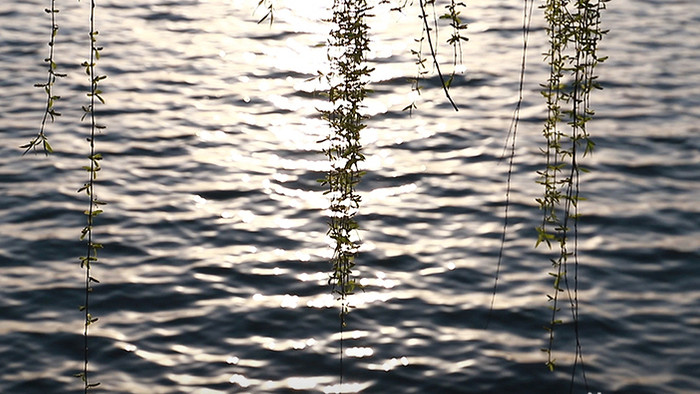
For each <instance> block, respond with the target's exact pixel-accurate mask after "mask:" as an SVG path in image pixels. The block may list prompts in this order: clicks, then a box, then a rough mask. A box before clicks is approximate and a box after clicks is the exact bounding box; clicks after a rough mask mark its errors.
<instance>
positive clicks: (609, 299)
mask: <svg viewBox="0 0 700 394" xmlns="http://www.w3.org/2000/svg"><path fill="white" fill-rule="evenodd" d="M276 3H277V8H278V12H277V14H276V15H275V22H274V24H273V25H272V26H269V25H267V24H261V25H258V24H256V22H257V20H258V19H259V18H260V17H262V15H263V12H262V10H258V11H257V12H254V11H255V6H256V4H257V1H254V0H247V1H224V0H208V1H205V0H183V1H166V0H133V1H128V2H124V1H114V0H113V1H100V2H98V7H97V11H98V16H97V23H98V30H99V31H100V34H99V42H100V43H101V45H103V46H104V51H103V57H102V59H101V60H100V61H99V63H98V69H99V70H100V71H99V72H100V73H103V74H107V75H108V78H107V79H106V80H105V81H103V82H102V87H103V89H104V91H105V92H104V97H105V99H106V100H107V105H104V106H100V107H99V119H100V122H102V123H104V124H106V125H107V126H108V128H107V130H106V131H105V133H104V134H103V135H100V136H99V139H98V150H99V151H100V152H102V154H103V155H104V157H105V160H104V163H103V167H104V169H103V171H102V172H101V174H100V182H99V184H98V186H97V192H98V195H99V198H100V199H103V200H106V201H108V202H109V205H108V206H107V207H106V212H105V214H104V215H102V216H100V217H99V218H98V220H99V221H98V226H97V228H96V229H95V235H96V239H97V241H98V242H102V243H104V244H105V249H104V251H103V253H102V254H101V261H100V263H99V264H98V265H96V266H95V268H94V274H95V276H97V278H99V279H100V280H101V284H99V285H97V286H96V288H95V291H94V294H93V312H94V313H95V314H96V315H97V316H98V317H99V318H100V321H99V323H98V324H96V325H95V326H94V327H93V328H92V330H91V333H92V336H91V342H90V344H91V345H90V350H91V355H92V356H91V362H90V367H91V370H92V371H94V375H93V377H94V379H96V380H98V381H100V382H102V386H101V388H102V389H101V390H102V391H103V392H110V393H218V392H221V393H223V392H251V393H264V392H290V391H296V392H321V391H324V390H325V391H333V389H334V387H336V388H337V386H334V385H337V384H338V381H339V380H338V372H339V363H338V355H339V351H340V350H339V338H340V336H339V333H338V331H339V327H338V322H339V320H338V309H337V304H336V301H335V300H334V298H333V296H332V295H330V289H329V288H328V286H327V278H328V270H329V268H330V267H329V263H328V262H327V259H328V257H329V254H330V252H331V250H330V247H329V245H328V242H327V240H326V238H325V233H326V226H327V225H326V219H325V217H324V216H323V209H324V208H325V207H326V205H327V201H326V198H325V196H324V195H323V189H322V187H321V186H320V185H319V184H318V183H317V182H316V180H317V179H319V178H322V177H323V174H324V171H325V170H326V168H327V164H326V163H325V161H324V156H323V154H322V153H321V152H320V148H319V146H318V144H317V143H316V141H318V140H319V139H321V138H323V136H324V135H325V133H326V132H327V127H326V125H325V124H324V122H323V121H322V120H321V119H320V117H319V115H318V113H317V111H316V108H319V107H321V106H323V105H324V97H323V96H321V95H320V94H319V93H318V89H319V85H318V84H317V82H315V81H313V80H312V81H307V79H309V78H312V77H314V76H315V75H317V72H318V71H319V70H321V71H323V70H324V69H325V67H327V66H326V52H325V49H324V48H323V44H324V42H325V39H326V38H325V37H326V34H327V32H328V26H327V25H326V24H324V23H322V22H320V20H321V19H322V18H324V17H326V16H328V10H327V7H328V6H329V5H330V2H329V1H314V2H311V1H308V2H307V1H291V0H289V1H276ZM468 3H469V7H468V10H467V11H466V13H465V15H464V16H465V20H466V21H467V22H469V23H470V28H469V30H468V35H469V38H470V41H469V42H468V43H466V45H465V47H464V64H465V66H466V72H465V73H463V74H461V75H459V76H458V78H457V80H456V81H455V83H454V85H453V90H452V95H453V97H454V99H455V101H456V102H457V103H458V104H459V105H460V111H459V112H454V111H452V110H451V108H450V105H449V103H448V102H447V101H446V100H445V99H444V97H443V95H442V92H441V90H440V89H439V85H438V80H437V77H436V76H435V75H433V74H431V75H430V76H428V78H427V79H426V80H425V81H424V86H425V87H424V90H423V95H422V96H421V97H420V101H419V103H418V106H419V108H418V111H417V112H415V113H414V114H413V116H409V114H408V113H406V112H402V111H401V109H402V108H403V107H405V106H406V105H408V104H409V102H410V101H409V100H410V97H409V96H410V94H411V87H410V82H409V78H411V77H412V76H413V75H415V72H416V70H415V65H414V64H413V62H414V58H413V56H411V54H410V50H411V49H412V48H415V42H414V41H413V38H414V37H418V36H419V34H420V26H419V20H418V19H417V18H416V16H415V10H414V11H411V12H407V13H406V14H405V15H403V16H402V15H399V14H388V13H387V12H385V11H386V8H379V9H377V10H376V12H375V13H376V14H377V17H376V18H375V19H374V20H373V21H372V31H373V33H374V34H375V35H374V42H373V44H372V50H373V52H372V54H371V61H372V62H373V65H374V67H376V71H375V72H374V74H373V80H372V86H371V87H372V88H373V89H374V91H375V93H374V94H373V96H372V97H371V98H370V99H369V100H368V102H367V111H368V113H369V114H371V115H372V116H371V119H370V120H369V127H368V128H367V129H366V130H365V131H366V132H365V134H364V137H363V138H364V139H363V144H364V145H365V152H366V156H367V162H366V167H367V171H368V174H367V176H366V177H365V178H364V179H363V182H362V184H361V185H360V189H361V194H362V197H363V206H362V209H361V215H360V216H359V217H358V221H359V222H360V225H361V226H362V232H361V237H362V240H363V251H362V254H361V257H360V258H359V260H358V271H359V272H360V275H361V278H362V283H363V284H364V285H365V286H366V287H365V291H364V292H360V293H359V294H357V295H356V296H354V297H353V298H352V302H353V303H354V305H355V306H356V308H355V309H354V310H353V311H352V312H351V314H350V317H349V322H348V324H349V326H348V328H347V331H346V332H345V341H344V346H345V349H344V350H345V352H346V353H345V354H346V358H345V363H344V369H345V376H344V383H347V385H346V386H345V388H347V389H350V390H354V391H361V392H367V393H506V392H522V393H560V392H568V388H569V381H570V374H571V364H572V361H573V350H574V343H573V333H572V330H571V328H572V327H571V324H565V325H564V326H563V327H561V330H560V331H559V332H558V333H557V338H556V343H557V345H556V352H555V356H556V357H557V359H558V360H559V364H560V368H559V369H558V370H557V371H556V372H554V373H549V372H548V371H547V370H546V368H545V365H544V363H545V355H544V354H543V353H542V352H541V351H540V348H541V347H543V346H545V344H546V343H545V336H546V333H545V331H544V330H543V328H542V327H543V325H544V324H545V323H546V321H547V319H548V313H549V311H548V309H547V302H546V297H545V294H546V293H548V292H549V291H550V288H551V281H550V278H549V277H548V275H547V271H548V270H549V265H550V263H549V261H548V256H547V255H546V251H545V250H544V249H537V250H535V249H534V247H533V246H534V242H535V237H536V236H535V233H534V227H535V226H536V225H537V222H538V220H539V219H538V218H539V215H540V213H539V212H538V208H537V205H536V203H535V201H534V199H535V198H536V197H537V195H538V193H539V192H540V189H539V187H538V185H536V184H535V177H536V175H535V171H536V170H537V169H538V168H539V167H538V166H539V165H540V164H541V157H540V154H539V148H538V147H539V146H540V145H541V144H542V141H541V130H542V122H543V117H544V115H545V114H544V104H543V100H542V98H541V96H540V94H539V93H538V90H539V89H540V87H539V84H541V83H544V82H545V81H546V75H545V72H546V69H545V66H543V65H542V55H541V53H542V52H544V50H545V49H544V46H545V37H544V25H543V18H542V15H541V10H540V11H537V14H536V16H535V18H534V20H533V25H532V35H531V41H530V50H529V65H528V72H527V75H526V84H525V101H524V103H523V110H522V123H521V125H520V128H519V133H518V149H517V158H516V163H515V169H514V175H513V190H512V192H511V199H512V204H513V205H512V206H511V215H512V218H511V225H510V232H509V235H508V242H507V245H506V252H505V260H504V262H503V267H502V270H501V276H500V279H499V292H498V295H497V297H496V300H495V310H494V313H493V319H492V322H491V324H490V326H489V328H488V329H485V328H484V325H485V322H486V316H487V314H488V309H489V303H490V297H491V290H492V288H493V278H494V274H495V271H496V266H495V264H496V261H497V260H496V256H497V254H498V248H499V241H500V231H501V227H502V223H503V219H502V218H503V200H504V195H505V180H506V174H507V171H508V168H507V165H506V164H505V163H504V162H501V161H500V160H499V159H500V157H501V154H502V148H503V144H504V141H505V138H506V133H507V130H508V126H509V124H510V119H511V114H512V111H513V108H514V105H515V101H516V98H517V86H518V83H517V81H518V74H519V62H520V55H521V45H522V41H521V32H520V26H521V23H522V9H521V7H522V2H519V1H515V0H509V1H488V2H485V1H484V2H474V1H470V2H468ZM47 4H49V2H47V1H43V2H39V1H38V0H28V1H11V2H10V1H5V2H3V3H2V4H1V5H0V92H2V93H1V94H0V129H1V130H2V136H3V139H2V141H3V143H2V145H1V146H0V182H1V183H0V189H1V190H2V194H1V195H0V225H1V227H0V228H1V237H0V289H1V290H0V310H1V311H2V312H1V314H0V360H2V362H0V364H1V365H2V367H1V368H0V392H3V393H64V392H78V391H80V390H81V383H80V382H79V381H78V380H77V379H75V378H73V377H72V375H73V374H74V373H76V372H78V371H79V370H80V368H81V366H82V353H81V352H82V336H81V333H82V327H81V325H82V317H81V315H80V313H79V312H78V309H77V307H78V305H80V304H81V303H82V300H81V296H82V293H81V288H82V280H83V279H82V275H83V271H82V270H81V269H80V268H79V264H78V260H77V257H78V256H80V255H82V254H84V250H83V249H84V248H83V246H82V244H81V243H80V242H79V240H78V236H79V233H80V229H81V228H82V227H83V225H84V222H83V221H84V217H83V215H82V214H81V212H82V211H83V210H84V209H85V207H86V201H85V199H84V196H83V195H79V194H77V193H76V190H77V189H78V188H79V187H80V186H81V185H82V184H83V183H84V182H85V180H84V173H83V172H82V171H81V170H79V168H80V167H81V166H83V165H85V164H87V160H86V159H85V156H86V154H87V149H88V147H87V144H86V142H85V136H86V133H87V125H86V124H85V123H82V124H81V123H79V122H78V120H79V118H80V116H81V109H80V106H81V105H84V104H86V102H87V101H86V100H87V99H86V97H85V89H86V83H87V78H86V76H85V74H84V72H83V70H82V69H81V67H80V66H79V64H80V63H81V62H82V61H84V60H85V59H86V57H87V56H89V43H88V42H87V40H86V38H88V36H87V32H88V26H87V25H88V11H89V2H88V1H82V2H76V1H63V2H59V4H58V5H59V8H60V9H61V12H60V14H59V15H58V17H59V20H58V23H59V26H60V32H59V35H58V38H57V41H58V43H57V54H56V61H57V63H58V64H59V70H60V71H63V72H67V73H68V74H69V76H68V77H66V78H64V79H62V80H60V81H59V83H58V84H57V85H56V94H58V95H61V96H62V97H63V98H62V100H60V101H59V102H58V103H57V104H56V106H57V110H59V111H60V112H62V113H63V116H62V117H61V118H60V119H59V120H58V121H57V122H56V123H55V124H52V125H50V126H49V128H48V134H49V138H50V140H51V142H52V145H53V147H54V149H55V151H56V153H55V154H54V155H52V156H51V157H48V158H47V157H44V156H43V155H41V154H37V155H31V154H30V155H27V156H25V157H21V156H20V153H21V151H20V150H19V149H17V147H18V146H19V145H22V144H24V143H26V142H27V141H28V140H29V139H30V138H31V137H32V136H33V135H34V134H35V133H36V131H37V129H38V126H39V123H40V119H41V113H42V110H43V106H44V100H45V98H44V93H43V92H42V91H41V90H40V89H36V88H33V87H32V85H33V84H35V83H39V82H42V81H43V80H45V78H46V76H45V69H44V65H43V63H42V59H43V58H45V57H46V54H47V46H46V44H45V43H46V42H47V41H48V35H49V28H50V26H49V20H48V15H47V14H46V13H44V12H43V9H44V8H45V7H46V6H47ZM604 24H605V25H606V27H608V28H610V29H611V31H610V33H609V34H608V36H607V37H606V39H605V41H604V43H603V47H602V48H601V50H602V52H604V54H605V55H609V56H610V60H609V61H608V62H606V63H605V64H604V65H602V66H601V67H600V68H599V73H600V74H601V78H600V79H601V82H602V84H603V85H604V86H605V90H604V91H602V92H596V95H595V96H594V98H593V103H594V106H595V108H596V109H597V116H596V120H594V122H593V123H591V124H590V131H591V133H592V135H593V136H594V138H595V141H596V142H597V151H596V152H595V154H594V155H593V156H592V157H590V158H586V164H587V166H588V167H589V168H590V169H591V173H590V174H586V175H585V177H584V178H583V184H582V189H583V194H584V195H585V196H586V197H587V198H588V200H587V201H585V202H584V203H583V204H582V206H581V210H582V213H583V215H584V217H583V219H582V221H581V226H580V236H581V237H580V243H579V249H580V259H581V267H580V268H579V271H578V279H579V289H580V294H579V297H580V300H581V335H582V344H583V351H584V359H585V362H586V376H587V379H588V390H587V389H586V387H585V385H584V383H583V380H582V377H581V374H580V373H577V375H576V383H575V390H574V392H575V393H585V392H587V391H591V392H601V393H605V394H608V393H630V394H632V393H634V394H640V393H654V394H658V393H694V392H698V391H700V378H698V375H697V371H700V362H699V361H698V354H699V352H700V344H699V340H698V338H700V313H699V312H698V311H699V309H698V306H699V305H700V291H699V290H698V279H697V278H698V275H699V274H700V268H698V264H697V263H698V262H700V252H699V251H698V250H699V249H700V230H699V228H698V223H700V209H699V208H698V207H699V205H700V204H699V203H700V197H698V196H700V186H699V185H700V183H699V180H700V178H699V177H698V170H699V169H700V139H699V133H698V131H699V126H698V124H700V123H699V120H700V119H699V118H700V109H699V108H700V71H699V70H700V67H699V65H700V63H699V62H698V60H700V59H699V57H700V48H699V47H698V46H699V41H698V37H700V3H698V2H697V1H696V0H688V1H681V0H676V1H650V0H647V1H631V0H613V1H611V2H610V3H609V9H608V10H607V12H606V13H605V16H604ZM445 38H446V37H445V36H443V37H442V38H441V39H445ZM450 56H451V55H450V52H449V48H443V49H442V52H441V58H442V59H443V61H445V62H447V63H449V62H450ZM447 68H448V69H449V67H447ZM562 316H563V317H564V318H566V317H567V313H566V311H563V314H562ZM579 372H580V371H579Z"/></svg>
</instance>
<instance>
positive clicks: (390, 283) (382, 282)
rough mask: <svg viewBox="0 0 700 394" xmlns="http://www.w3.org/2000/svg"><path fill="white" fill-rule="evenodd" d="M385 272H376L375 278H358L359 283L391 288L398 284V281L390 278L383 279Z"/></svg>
mask: <svg viewBox="0 0 700 394" xmlns="http://www.w3.org/2000/svg"><path fill="white" fill-rule="evenodd" d="M385 277H386V274H385V273H383V272H378V273H377V277H376V278H362V279H360V285H362V286H377V287H383V288H385V289H391V288H393V287H395V286H397V285H399V283H400V282H399V281H397V280H392V279H385Z"/></svg>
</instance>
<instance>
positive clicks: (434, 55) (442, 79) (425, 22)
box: [418, 0, 459, 111]
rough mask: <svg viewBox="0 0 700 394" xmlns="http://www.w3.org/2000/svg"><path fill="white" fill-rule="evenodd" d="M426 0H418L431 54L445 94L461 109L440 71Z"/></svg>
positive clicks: (454, 106) (453, 104)
mask: <svg viewBox="0 0 700 394" xmlns="http://www.w3.org/2000/svg"><path fill="white" fill-rule="evenodd" d="M423 1H424V0H418V4H420V11H421V14H422V19H423V24H424V25H425V35H426V36H428V45H429V46H430V54H431V55H432V57H433V62H434V63H435V69H436V70H437V73H438V76H439V77H440V84H441V85H442V90H444V91H445V96H446V97H447V100H448V101H449V102H450V104H452V108H454V109H455V111H459V108H457V104H455V102H454V101H453V100H452V97H451V96H450V92H449V90H448V89H447V84H446V83H445V78H444V77H443V76H442V72H441V71H440V62H438V61H437V55H436V53H435V47H434V46H433V41H432V38H430V25H428V15H427V14H426V12H425V5H424V4H423Z"/></svg>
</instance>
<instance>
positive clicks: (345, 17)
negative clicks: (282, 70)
mask: <svg viewBox="0 0 700 394" xmlns="http://www.w3.org/2000/svg"><path fill="white" fill-rule="evenodd" d="M369 9H370V7H368V6H367V3H366V2H365V1H364V0H359V1H355V0H335V1H334V3H333V17H332V19H331V23H332V25H333V30H332V31H331V33H330V38H329V40H328V58H329V60H330V62H331V70H330V73H329V74H328V75H326V78H327V81H328V83H329V85H330V89H329V92H328V99H329V101H330V105H331V109H329V110H328V111H323V112H322V116H323V118H324V119H325V120H327V121H328V124H329V126H330V135H329V136H328V137H327V138H325V139H323V140H322V141H320V142H323V143H324V144H326V148H325V149H324V153H325V154H326V156H327V157H328V160H329V162H330V165H331V168H330V170H329V172H328V174H327V176H326V178H325V179H323V180H321V183H322V184H323V185H325V186H327V187H328V190H327V191H326V194H328V195H329V198H330V209H329V212H330V215H329V216H330V219H329V229H328V235H329V237H330V238H331V239H332V241H333V243H334V251H333V257H332V258H331V263H332V265H333V268H332V271H331V276H330V278H329V284H331V285H332V286H333V292H334V293H335V294H337V295H338V298H339V300H340V302H341V310H340V330H341V342H340V381H341V384H342V379H343V339H342V332H343V328H344V327H345V325H346V317H347V314H348V312H349V308H350V307H349V304H348V300H347V297H348V296H349V295H351V294H353V293H354V291H355V289H356V288H357V286H358V285H357V283H356V282H355V279H354V278H353V272H352V271H353V268H354V267H355V257H356V256H357V253H358V249H359V246H360V245H359V239H358V237H357V230H358V229H359V225H358V224H357V222H356V221H355V215H356V214H357V212H358V210H359V207H360V200H361V198H360V196H359V195H358V193H357V189H356V188H357V185H358V183H359V182H360V178H361V177H362V175H363V174H364V172H363V171H361V170H360V168H359V164H360V162H362V161H364V159H365V156H364V155H363V153H362V146H361V144H360V132H361V131H362V130H363V129H364V128H365V127H366V126H365V124H364V119H365V116H364V115H362V114H361V109H362V102H363V100H364V99H365V97H366V96H367V94H368V89H367V87H366V85H367V82H368V79H369V75H370V73H371V71H372V69H370V68H369V67H368V66H367V64H366V53H367V51H369V27H368V26H367V23H366V19H367V18H368V17H369V16H370V15H368V13H367V12H368V11H369Z"/></svg>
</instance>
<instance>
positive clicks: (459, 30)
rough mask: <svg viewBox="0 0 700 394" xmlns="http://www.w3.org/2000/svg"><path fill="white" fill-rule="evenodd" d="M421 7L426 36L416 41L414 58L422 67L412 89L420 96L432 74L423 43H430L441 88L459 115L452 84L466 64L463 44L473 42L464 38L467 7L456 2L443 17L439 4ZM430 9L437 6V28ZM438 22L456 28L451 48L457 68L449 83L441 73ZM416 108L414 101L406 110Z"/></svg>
mask: <svg viewBox="0 0 700 394" xmlns="http://www.w3.org/2000/svg"><path fill="white" fill-rule="evenodd" d="M418 5H419V8H420V14H419V18H420V19H421V25H422V33H421V37H420V39H417V40H416V41H417V42H418V49H417V50H411V54H412V55H414V56H415V57H416V62H415V63H416V66H417V67H418V72H417V75H416V77H415V78H414V79H413V86H412V89H413V91H415V92H416V93H418V94H420V91H421V87H420V80H421V79H422V78H423V77H424V76H425V75H426V74H427V73H428V70H427V67H426V61H427V59H426V58H425V57H423V43H424V42H425V41H427V43H428V49H429V51H430V57H431V58H432V60H433V65H434V67H435V70H436V71H437V74H438V78H440V85H441V86H442V89H443V91H444V92H445V97H446V98H447V100H448V101H449V102H450V105H452V108H454V110H455V111H459V108H458V107H457V104H456V103H455V102H454V100H453V99H452V96H450V86H451V85H452V81H454V77H455V73H456V69H457V68H456V66H457V64H458V63H461V61H462V41H469V38H468V37H467V36H465V35H464V34H463V31H464V30H466V29H467V24H466V23H464V22H463V21H462V19H461V17H460V14H461V13H462V12H461V9H462V8H464V7H466V4H465V3H463V2H455V1H454V0H450V2H449V3H448V4H447V5H445V10H446V11H445V13H444V14H442V15H440V16H439V17H438V16H437V14H436V12H435V10H434V7H435V0H419V1H418ZM428 5H432V6H433V17H434V22H433V27H430V22H429V21H428V12H427V11H426V6H428ZM405 6H406V2H404V4H403V5H401V6H398V7H396V8H394V10H399V11H400V10H401V9H403V7H405ZM438 19H440V20H447V21H448V23H449V26H450V27H451V28H452V33H451V34H450V38H448V39H447V44H448V45H450V46H451V47H452V66H453V67H452V72H451V73H450V76H449V77H448V78H447V79H445V76H444V74H443V73H442V70H441V69H440V62H439V61H438V59H437V55H438V32H439V30H440V28H439V26H438ZM432 33H434V37H435V42H433V35H432ZM415 108H416V103H415V101H413V102H411V103H410V104H409V105H408V106H406V107H405V108H404V110H409V111H413V110H414V109H415Z"/></svg>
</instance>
